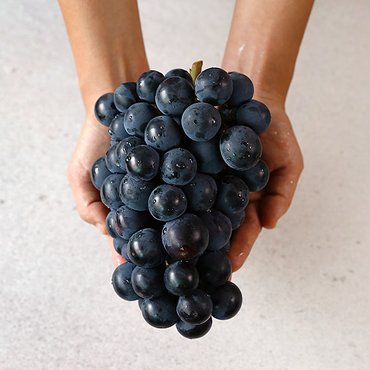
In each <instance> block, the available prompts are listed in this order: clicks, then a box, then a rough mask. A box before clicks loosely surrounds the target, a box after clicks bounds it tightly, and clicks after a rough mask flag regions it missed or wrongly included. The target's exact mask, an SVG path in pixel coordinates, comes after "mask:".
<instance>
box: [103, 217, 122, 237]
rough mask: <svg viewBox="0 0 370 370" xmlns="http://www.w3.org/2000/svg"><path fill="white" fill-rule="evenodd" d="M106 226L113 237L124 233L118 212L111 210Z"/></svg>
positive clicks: (106, 219)
mask: <svg viewBox="0 0 370 370" xmlns="http://www.w3.org/2000/svg"><path fill="white" fill-rule="evenodd" d="M105 227H106V229H107V231H108V234H109V235H110V236H111V237H112V238H118V237H119V236H120V234H122V227H121V225H120V224H119V223H118V219H117V212H116V211H115V210H111V211H110V212H109V213H108V214H107V217H106V218H105Z"/></svg>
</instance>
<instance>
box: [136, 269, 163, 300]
mask: <svg viewBox="0 0 370 370" xmlns="http://www.w3.org/2000/svg"><path fill="white" fill-rule="evenodd" d="M163 273H164V266H163V265H161V266H157V267H154V268H144V267H140V266H136V267H135V268H134V270H133V271H132V274H131V284H132V288H133V289H134V291H135V293H136V294H137V295H138V296H139V297H142V298H154V297H160V296H161V295H164V294H166V293H167V291H166V287H165V286H164V282H163Z"/></svg>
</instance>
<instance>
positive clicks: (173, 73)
mask: <svg viewBox="0 0 370 370" xmlns="http://www.w3.org/2000/svg"><path fill="white" fill-rule="evenodd" d="M164 77H165V78H169V77H182V78H185V80H187V81H188V82H190V83H191V84H193V79H192V77H191V75H190V73H189V72H188V71H185V69H181V68H175V69H171V70H170V71H168V72H167V73H166V74H165V75H164Z"/></svg>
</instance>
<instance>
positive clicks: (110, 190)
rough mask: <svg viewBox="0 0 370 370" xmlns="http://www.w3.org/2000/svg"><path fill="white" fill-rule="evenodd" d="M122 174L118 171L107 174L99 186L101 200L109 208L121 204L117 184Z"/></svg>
mask: <svg viewBox="0 0 370 370" xmlns="http://www.w3.org/2000/svg"><path fill="white" fill-rule="evenodd" d="M123 176H124V175H122V174H118V173H117V174H112V175H109V176H108V177H107V178H106V179H105V180H104V182H103V185H102V186H101V188H100V198H101V201H102V202H103V203H104V205H105V206H107V207H108V208H110V209H117V208H119V207H120V206H122V205H123V203H122V201H121V198H120V196H119V184H120V182H121V180H122V179H123Z"/></svg>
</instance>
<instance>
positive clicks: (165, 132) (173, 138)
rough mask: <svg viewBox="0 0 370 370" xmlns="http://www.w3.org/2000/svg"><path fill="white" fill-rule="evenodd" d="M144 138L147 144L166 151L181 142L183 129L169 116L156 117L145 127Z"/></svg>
mask: <svg viewBox="0 0 370 370" xmlns="http://www.w3.org/2000/svg"><path fill="white" fill-rule="evenodd" d="M144 139H145V143H146V144H147V145H150V146H151V147H153V148H155V149H157V150H160V151H162V152H165V151H167V150H169V149H172V148H175V147H177V146H179V145H180V143H181V129H180V128H179V126H178V124H177V123H176V122H175V121H174V120H173V119H172V118H171V117H169V116H158V117H154V118H153V119H151V120H150V121H149V123H148V124H147V126H146V128H145V132H144Z"/></svg>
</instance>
